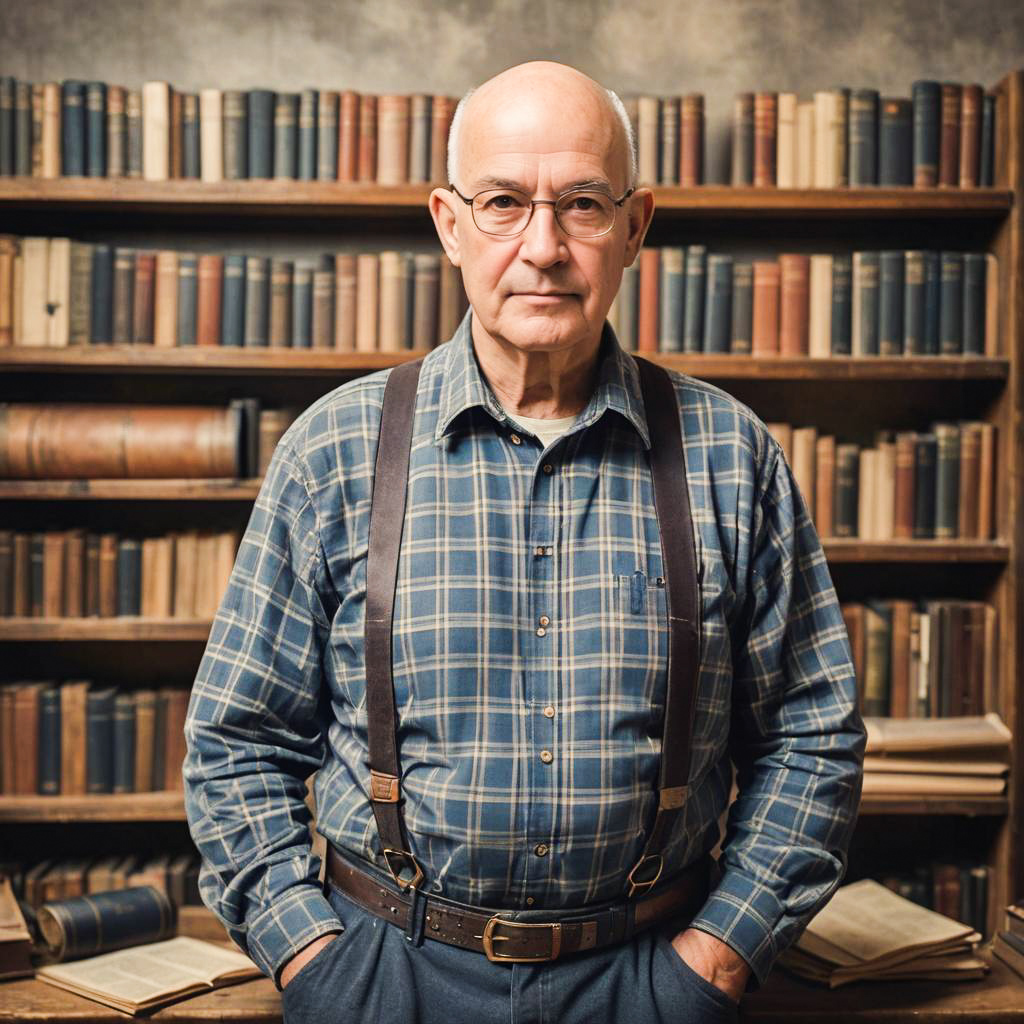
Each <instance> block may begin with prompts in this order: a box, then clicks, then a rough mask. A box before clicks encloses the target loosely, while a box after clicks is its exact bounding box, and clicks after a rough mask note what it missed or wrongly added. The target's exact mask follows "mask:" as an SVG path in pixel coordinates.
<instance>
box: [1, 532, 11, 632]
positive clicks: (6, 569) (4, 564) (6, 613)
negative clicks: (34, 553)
mask: <svg viewBox="0 0 1024 1024" xmlns="http://www.w3.org/2000/svg"><path fill="white" fill-rule="evenodd" d="M13 609H14V533H13V531H11V530H0V619H6V618H9V617H10V616H11V615H13V614H14V611H13Z"/></svg>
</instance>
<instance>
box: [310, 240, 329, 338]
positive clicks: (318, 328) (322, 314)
mask: <svg viewBox="0 0 1024 1024" xmlns="http://www.w3.org/2000/svg"><path fill="white" fill-rule="evenodd" d="M312 318H313V319H312V337H313V348H333V347H334V257H333V256H332V255H331V254H330V253H325V254H323V255H322V256H321V257H320V259H319V260H318V262H317V265H316V266H315V267H314V268H313V309H312Z"/></svg>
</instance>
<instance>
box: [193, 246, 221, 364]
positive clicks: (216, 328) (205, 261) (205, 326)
mask: <svg viewBox="0 0 1024 1024" xmlns="http://www.w3.org/2000/svg"><path fill="white" fill-rule="evenodd" d="M198 273H199V287H198V295H197V299H196V301H197V308H196V344H197V345H219V344H220V324H221V289H222V285H223V280H224V257H223V256H221V255H220V253H215V252H204V253H203V254H202V255H201V256H200V257H199V263H198Z"/></svg>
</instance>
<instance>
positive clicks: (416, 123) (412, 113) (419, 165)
mask: <svg viewBox="0 0 1024 1024" xmlns="http://www.w3.org/2000/svg"><path fill="white" fill-rule="evenodd" d="M430 106H431V99H430V97H429V96H427V95H426V94H425V93H416V94H414V95H413V96H412V97H411V98H410V100H409V181H410V182H417V183H424V184H425V183H426V182H428V181H430V125H431V110H430Z"/></svg>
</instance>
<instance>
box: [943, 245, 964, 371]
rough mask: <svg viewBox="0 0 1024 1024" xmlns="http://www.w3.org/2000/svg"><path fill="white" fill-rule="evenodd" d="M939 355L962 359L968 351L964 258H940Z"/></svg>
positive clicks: (950, 255) (946, 254)
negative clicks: (965, 318) (966, 348)
mask: <svg viewBox="0 0 1024 1024" xmlns="http://www.w3.org/2000/svg"><path fill="white" fill-rule="evenodd" d="M939 260H940V271H939V354H940V355H944V356H957V355H961V354H962V353H963V350H964V254H963V253H961V252H948V251H946V252H943V253H941V254H940V257H939Z"/></svg>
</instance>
